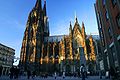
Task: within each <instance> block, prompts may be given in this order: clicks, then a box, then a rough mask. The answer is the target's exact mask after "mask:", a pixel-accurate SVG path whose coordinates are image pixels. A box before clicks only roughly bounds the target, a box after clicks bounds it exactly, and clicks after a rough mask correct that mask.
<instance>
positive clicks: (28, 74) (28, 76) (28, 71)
mask: <svg viewBox="0 0 120 80" xmlns="http://www.w3.org/2000/svg"><path fill="white" fill-rule="evenodd" d="M30 76H31V72H30V70H27V78H28V79H30Z"/></svg>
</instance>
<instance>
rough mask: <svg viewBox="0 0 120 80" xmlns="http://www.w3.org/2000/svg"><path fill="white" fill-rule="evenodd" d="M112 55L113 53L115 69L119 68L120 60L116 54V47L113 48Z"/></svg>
mask: <svg viewBox="0 0 120 80" xmlns="http://www.w3.org/2000/svg"><path fill="white" fill-rule="evenodd" d="M111 53H112V57H113V61H114V64H115V67H117V66H118V59H117V55H116V53H115V47H114V46H112V47H111Z"/></svg>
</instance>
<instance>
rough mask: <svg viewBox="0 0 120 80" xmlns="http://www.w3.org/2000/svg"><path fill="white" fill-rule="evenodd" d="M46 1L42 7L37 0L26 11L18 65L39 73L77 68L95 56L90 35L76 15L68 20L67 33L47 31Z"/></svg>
mask: <svg viewBox="0 0 120 80" xmlns="http://www.w3.org/2000/svg"><path fill="white" fill-rule="evenodd" d="M49 34H50V32H49V22H48V16H47V12H46V1H44V5H43V7H42V3H41V0H37V2H36V4H35V7H34V8H33V9H32V11H31V12H30V13H29V16H28V21H27V24H26V29H25V32H24V37H23V41H22V47H21V52H20V63H19V66H20V68H21V69H22V70H25V71H26V70H31V71H36V72H37V73H38V74H40V73H53V72H63V71H65V72H71V73H74V72H76V71H79V68H80V65H81V64H85V65H86V66H87V63H88V61H90V60H93V61H95V60H96V56H95V48H94V44H93V38H92V36H87V35H86V32H85V26H84V23H82V26H80V24H79V22H78V19H77V17H76V18H75V23H74V25H73V26H72V24H71V23H70V24H69V34H68V35H58V36H50V35H49Z"/></svg>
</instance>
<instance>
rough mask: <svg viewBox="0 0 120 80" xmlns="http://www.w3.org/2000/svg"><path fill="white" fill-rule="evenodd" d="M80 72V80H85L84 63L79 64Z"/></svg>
mask: <svg viewBox="0 0 120 80" xmlns="http://www.w3.org/2000/svg"><path fill="white" fill-rule="evenodd" d="M80 72H81V76H82V80H85V66H84V64H82V65H81V67H80Z"/></svg>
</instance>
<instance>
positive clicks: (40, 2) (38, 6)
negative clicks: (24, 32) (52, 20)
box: [35, 0, 46, 16]
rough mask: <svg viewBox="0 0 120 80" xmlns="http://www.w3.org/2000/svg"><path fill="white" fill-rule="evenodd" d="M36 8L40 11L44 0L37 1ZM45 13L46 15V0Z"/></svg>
mask: <svg viewBox="0 0 120 80" xmlns="http://www.w3.org/2000/svg"><path fill="white" fill-rule="evenodd" d="M35 8H36V9H38V10H39V11H41V10H42V0H37V1H36V4H35ZM43 13H44V15H45V16H46V0H44V6H43Z"/></svg>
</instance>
